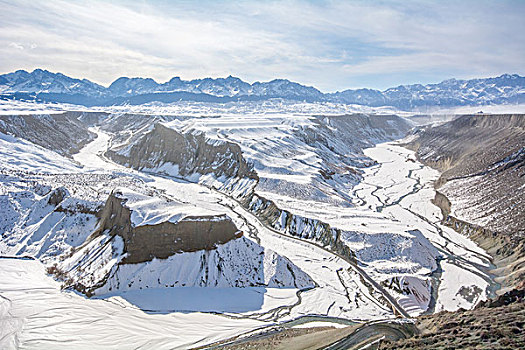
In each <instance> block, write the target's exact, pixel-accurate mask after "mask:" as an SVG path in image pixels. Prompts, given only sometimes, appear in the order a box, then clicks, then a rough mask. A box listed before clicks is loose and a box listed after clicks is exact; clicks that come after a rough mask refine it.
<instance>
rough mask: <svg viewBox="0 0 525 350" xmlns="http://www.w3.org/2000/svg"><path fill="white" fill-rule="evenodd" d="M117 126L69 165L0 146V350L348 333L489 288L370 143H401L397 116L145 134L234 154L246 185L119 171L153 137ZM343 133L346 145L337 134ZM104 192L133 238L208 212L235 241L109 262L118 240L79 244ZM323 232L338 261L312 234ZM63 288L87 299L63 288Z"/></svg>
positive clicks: (404, 177) (394, 161)
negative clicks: (309, 328) (320, 330)
mask: <svg viewBox="0 0 525 350" xmlns="http://www.w3.org/2000/svg"><path fill="white" fill-rule="evenodd" d="M118 118H120V119H122V118H123V117H122V116H119V115H116V116H111V115H110V116H108V117H104V118H102V119H100V120H99V121H98V122H96V123H92V124H93V126H92V127H91V128H90V131H91V132H93V133H95V134H96V135H97V138H96V139H94V140H93V141H91V142H90V143H88V144H87V145H85V146H84V147H83V148H82V149H81V150H80V152H79V153H77V154H75V155H74V156H73V159H69V158H66V157H64V156H61V155H59V154H57V153H55V152H53V151H51V150H48V149H45V148H42V147H40V146H36V145H34V144H32V143H31V142H29V141H26V140H22V139H18V138H14V137H12V136H10V135H2V140H1V142H2V143H1V144H0V146H1V148H0V150H1V151H2V154H5V156H2V161H3V162H2V174H1V178H2V181H1V182H0V186H1V195H2V199H1V200H2V203H4V204H5V205H3V206H2V208H3V209H2V210H3V212H2V217H3V219H4V220H3V222H2V239H1V240H0V254H2V255H3V256H4V257H2V258H0V281H2V283H1V284H0V296H1V300H0V302H1V304H0V332H1V333H0V339H1V340H0V344H1V345H2V347H3V348H18V347H19V348H38V347H42V346H44V347H53V348H71V347H72V346H73V345H74V346H75V347H78V348H82V346H85V344H87V343H89V348H90V349H93V348H100V349H107V348H117V347H119V348H122V347H126V345H127V344H129V346H131V345H132V344H133V345H134V346H135V347H136V346H137V344H139V345H140V344H142V346H148V347H154V348H159V349H160V348H181V349H182V348H188V347H197V346H201V345H206V344H210V343H213V342H216V341H220V340H223V339H226V338H230V337H233V336H236V335H239V334H243V333H246V332H250V331H253V330H255V329H258V328H262V327H267V326H271V325H274V324H276V323H285V322H288V321H292V320H296V319H300V318H301V317H305V316H314V317H313V318H312V319H313V320H315V316H318V317H330V319H328V320H329V321H328V322H326V323H327V324H328V323H329V322H343V323H345V322H347V323H352V322H363V321H369V320H378V319H388V318H394V317H395V316H396V315H404V316H416V315H419V314H421V313H424V312H438V311H441V310H455V309H458V308H460V307H462V308H471V307H473V306H474V305H475V304H476V303H477V302H478V301H479V300H484V299H486V298H487V295H488V294H490V292H491V290H492V288H494V283H493V282H492V279H491V277H490V276H489V275H488V274H487V273H486V271H487V270H488V268H489V267H490V257H489V256H488V255H487V254H486V253H485V252H484V251H483V250H482V249H480V248H479V247H477V246H476V244H475V243H473V242H472V241H470V240H469V239H468V238H466V237H464V236H462V235H460V234H458V233H456V232H455V231H453V230H452V229H450V228H447V227H444V226H442V225H441V224H440V221H441V212H440V210H439V208H438V207H436V206H434V205H433V204H432V203H431V200H432V199H433V198H434V195H435V191H434V189H433V181H435V180H436V179H437V178H438V177H439V174H438V172H437V171H435V170H432V169H431V168H429V167H426V166H423V165H422V164H420V163H419V162H418V161H417V160H416V158H415V156H414V153H413V152H412V151H410V150H407V149H406V148H404V147H402V145H401V144H400V143H397V142H382V141H385V140H393V139H396V138H399V137H401V136H402V135H403V134H404V132H405V131H406V128H407V127H406V126H401V125H402V124H401V122H402V121H399V120H397V119H395V118H391V119H389V118H390V117H388V116H382V117H377V118H384V119H379V120H372V119H370V121H369V122H368V124H359V123H357V124H353V122H348V121H345V120H344V119H337V118H333V117H332V118H324V119H323V118H313V117H306V116H292V115H270V116H265V115H260V116H256V117H253V116H251V117H247V118H246V119H245V120H239V118H238V117H207V118H204V117H203V118H183V119H177V118H172V119H170V120H168V121H163V122H162V126H164V127H166V128H170V129H172V130H174V131H177V132H178V133H181V135H183V136H184V135H187V134H192V135H198V134H199V133H203V134H204V135H205V137H206V138H207V139H206V141H202V142H206V144H207V146H206V147H219V148H220V149H221V150H224V149H227V150H228V152H230V153H231V147H229V148H228V147H226V146H225V142H231V143H233V144H235V145H238V146H239V150H240V151H241V152H242V156H243V157H245V158H246V160H247V161H248V162H249V163H250V164H253V165H254V170H255V172H256V173H257V181H256V180H255V178H246V177H239V176H238V175H239V171H232V167H235V166H236V164H244V163H242V162H241V161H239V162H237V161H236V158H235V157H232V158H228V160H229V162H227V163H223V162H221V161H220V160H221V159H223V158H224V157H222V158H220V159H219V158H218V159H217V160H216V161H217V163H214V164H210V166H217V169H219V170H220V171H222V173H221V176H214V174H215V173H216V172H215V173H214V172H210V174H203V173H197V172H194V173H192V174H189V175H188V174H182V173H181V169H182V168H181V166H180V165H178V164H175V163H170V162H162V159H159V158H148V161H150V162H151V164H154V165H155V166H145V165H144V164H135V165H134V166H133V168H134V169H132V168H130V167H127V166H125V165H123V164H122V163H124V162H125V161H120V162H119V163H120V164H117V163H116V162H115V159H116V157H109V154H110V153H111V152H113V153H114V154H119V155H120V156H121V158H119V159H120V160H122V159H124V158H122V157H125V156H126V155H128V154H131V153H132V152H133V146H134V145H137V146H136V147H135V151H136V152H139V151H140V152H146V151H148V152H150V151H151V149H152V148H151V147H149V144H145V145H144V142H145V141H144V142H143V143H142V144H141V143H140V142H141V140H146V139H144V138H142V137H144V135H147V133H148V132H151V131H152V130H153V128H154V127H153V123H151V124H147V125H145V126H144V127H142V124H140V127H138V126H137V127H135V128H133V127H131V128H129V129H127V132H128V134H126V137H122V135H118V133H115V132H112V131H111V130H110V128H109V127H108V126H107V125H110V124H109V123H111V122H112V119H114V120H117V119H118ZM387 120H389V121H387ZM384 121H387V122H384ZM396 123H397V124H396ZM95 124H96V126H95ZM111 125H113V126H114V125H116V124H111ZM357 128H359V132H358V133H357V134H353V135H354V137H355V140H352V139H351V137H348V140H345V139H344V136H342V135H345V134H348V133H350V132H354V131H355V130H353V129H357ZM397 128H404V129H399V130H398V129H397ZM355 135H357V136H355ZM185 140H188V138H186V139H185ZM192 140H193V139H192ZM160 144H162V142H161V143H160ZM138 145H142V146H141V148H140V147H139V146H138ZM350 145H354V146H350ZM200 146H201V145H199V147H200ZM158 147H160V146H158ZM367 147H368V148H367ZM363 148H364V151H363V152H364V155H362V154H361V153H360V152H361V150H362V149H363ZM200 149H202V148H200ZM209 149H214V148H209ZM153 150H154V153H152V152H150V153H148V154H149V155H151V154H153V155H158V154H162V155H163V156H164V157H165V156H166V154H165V153H162V148H160V149H158V148H157V149H153ZM108 151H109V152H108ZM159 152H160V153H159ZM230 153H225V154H230ZM206 157H208V156H206ZM173 159H174V160H173V162H179V164H182V163H181V162H183V161H184V162H185V163H184V164H186V165H188V164H195V163H192V162H193V159H191V162H190V161H188V160H186V159H179V158H173ZM206 159H208V158H206ZM224 164H228V168H227V169H226V170H224V169H223V168H221V166H222V167H224ZM130 165H132V164H131V163H130ZM243 166H244V165H243ZM187 169H190V167H187ZM191 169H199V168H198V167H196V168H191ZM214 169H215V168H214ZM57 189H61V190H57ZM115 191H118V192H119V195H121V196H122V198H123V203H124V204H123V206H124V207H125V208H126V209H127V210H129V211H130V216H129V218H130V220H131V223H130V224H131V226H133V227H134V228H140V227H146V226H154V225H157V224H162V223H172V224H176V223H179V222H181V221H183V220H184V219H185V218H195V217H206V220H216V219H215V218H218V217H224V218H228V219H229V220H231V223H232V224H233V225H234V226H235V227H236V228H237V229H238V230H239V231H240V232H242V235H240V236H239V237H237V238H233V239H232V240H229V241H226V242H221V243H220V244H218V245H217V246H216V247H215V248H214V249H208V250H206V249H204V250H197V251H191V249H189V250H187V251H180V252H177V253H175V254H173V255H171V256H170V257H168V258H157V257H152V258H151V259H146V260H147V261H141V262H140V263H134V264H126V263H122V262H123V261H124V260H123V259H125V258H126V255H125V254H122V249H123V247H125V244H126V243H125V242H124V241H122V238H121V236H119V235H118V234H114V233H112V230H111V229H108V230H106V231H104V232H101V233H99V234H98V235H97V236H94V235H93V232H95V231H96V229H97V223H99V217H98V216H97V215H98V214H97V213H99V212H100V210H101V208H102V206H103V204H104V202H105V201H106V199H107V198H108V196H109V195H110V194H111V193H114V192H115ZM247 194H250V197H249V198H251V199H252V201H253V198H264V199H265V200H266V201H270V202H271V203H273V204H274V205H276V207H277V208H279V211H277V214H276V215H279V217H278V220H276V221H271V222H270V221H269V219H268V217H267V216H264V215H262V214H261V213H263V211H261V210H259V209H254V205H253V203H252V205H251V206H250V205H247V204H246V203H244V202H243V198H245V197H246V195H247ZM261 203H263V202H261ZM266 203H269V202H266ZM255 204H257V203H255ZM323 225H324V226H323ZM326 227H329V228H330V230H331V231H329V232H334V234H337V240H338V242H340V243H339V244H343V245H344V246H346V247H348V248H349V249H350V250H351V251H352V252H353V253H352V254H353V255H352V256H349V255H345V254H343V253H341V251H340V250H335V249H334V245H329V244H324V243H323V241H322V240H320V239H317V236H316V234H317V232H318V231H316V230H321V228H322V229H323V230H325V231H326ZM309 230H311V232H312V234H306V233H305V232H307V231H308V232H310V231H309ZM7 256H9V257H7ZM22 256H31V257H34V258H36V259H38V260H33V259H29V258H22ZM46 268H48V272H49V271H50V270H49V269H50V268H51V271H54V272H55V276H56V277H57V276H58V275H60V274H61V275H62V276H61V277H62V281H61V282H60V283H59V282H57V281H55V280H53V277H52V276H50V275H46ZM57 271H59V272H60V274H58V275H57V274H56V272H57ZM80 282H81V283H82V285H83V286H84V287H89V290H90V291H91V292H92V294H94V295H95V296H94V297H92V298H87V297H85V296H84V295H82V294H80V293H78V291H74V290H73V289H72V288H67V287H72V286H74V285H75V283H77V284H78V283H80ZM64 286H65V287H66V289H64V290H61V287H64ZM77 290H78V289H77ZM320 319H322V320H326V319H324V318H320ZM78 334H83V336H82V337H81V338H75V340H74V341H73V340H72V337H73V335H78ZM75 342H76V343H75Z"/></svg>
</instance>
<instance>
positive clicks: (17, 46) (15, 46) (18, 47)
mask: <svg viewBox="0 0 525 350" xmlns="http://www.w3.org/2000/svg"><path fill="white" fill-rule="evenodd" d="M7 46H8V47H10V48H13V49H16V50H23V49H24V47H23V46H22V45H20V44H19V43H13V42H11V43H9V45H7Z"/></svg>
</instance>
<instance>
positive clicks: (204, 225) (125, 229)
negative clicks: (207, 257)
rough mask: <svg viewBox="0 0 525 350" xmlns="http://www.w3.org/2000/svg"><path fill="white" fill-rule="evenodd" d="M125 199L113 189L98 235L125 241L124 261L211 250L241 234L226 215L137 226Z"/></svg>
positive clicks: (129, 261)
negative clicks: (133, 222) (104, 233)
mask: <svg viewBox="0 0 525 350" xmlns="http://www.w3.org/2000/svg"><path fill="white" fill-rule="evenodd" d="M125 203H126V199H125V198H122V197H120V196H119V194H118V193H112V194H111V195H110V196H109V197H108V200H107V201H106V205H105V206H104V209H103V210H102V213H101V214H100V217H101V219H100V223H99V226H98V231H97V232H96V233H95V235H98V234H101V233H102V232H107V233H109V235H111V236H115V235H118V236H120V237H121V238H122V240H123V242H124V253H125V254H126V256H125V258H124V259H123V260H122V263H126V264H132V263H142V262H146V261H151V260H153V259H155V258H158V259H166V258H168V257H170V256H172V255H174V254H177V253H182V252H195V251H198V250H212V249H215V248H216V247H217V245H219V244H224V243H226V242H228V241H231V240H233V239H236V238H239V237H241V236H242V232H240V231H239V230H238V229H237V227H236V226H235V225H234V224H233V222H232V221H231V219H230V218H228V217H227V216H226V215H217V216H187V217H184V218H183V219H182V220H180V221H179V222H176V223H172V222H161V223H159V224H155V225H143V226H137V227H135V226H134V225H133V224H132V221H131V211H130V209H129V208H128V207H126V205H125Z"/></svg>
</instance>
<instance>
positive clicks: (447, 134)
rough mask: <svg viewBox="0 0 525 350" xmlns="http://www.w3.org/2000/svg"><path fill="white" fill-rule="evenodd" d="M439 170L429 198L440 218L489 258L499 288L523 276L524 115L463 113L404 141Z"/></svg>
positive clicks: (524, 252) (524, 277)
mask: <svg viewBox="0 0 525 350" xmlns="http://www.w3.org/2000/svg"><path fill="white" fill-rule="evenodd" d="M408 147H409V148H412V149H414V150H416V151H417V156H418V158H419V159H420V160H421V161H422V162H423V163H425V164H426V165H430V166H432V167H434V168H437V169H438V170H440V171H442V172H443V173H442V175H441V177H440V179H439V180H438V181H437V183H436V187H437V188H438V190H439V191H438V193H437V194H436V197H435V199H434V203H435V204H436V205H438V206H439V207H440V208H441V211H442V213H443V218H444V219H443V222H444V224H446V225H448V226H450V227H452V228H454V229H455V230H457V231H458V232H461V233H464V234H466V235H468V236H469V237H470V238H471V239H473V240H474V241H476V242H477V243H478V244H480V245H481V246H482V247H483V248H484V249H486V250H487V251H488V252H489V253H490V254H491V255H492V256H493V258H494V264H495V265H496V268H495V269H494V271H493V272H494V273H495V274H497V275H498V276H500V277H499V278H497V281H498V282H500V283H501V284H502V291H505V290H506V288H512V287H513V286H516V285H519V284H520V283H521V281H523V280H525V249H524V246H525V198H524V196H523V188H524V187H525V115H518V114H513V115H466V116H462V117H459V118H457V119H455V120H453V121H451V122H448V123H445V124H443V125H440V126H437V127H430V128H427V129H423V130H421V131H420V132H418V133H417V134H416V137H415V139H414V140H413V141H412V142H411V143H410V144H409V145H408Z"/></svg>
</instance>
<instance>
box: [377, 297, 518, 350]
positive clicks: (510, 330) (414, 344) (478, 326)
mask: <svg viewBox="0 0 525 350" xmlns="http://www.w3.org/2000/svg"><path fill="white" fill-rule="evenodd" d="M524 297H525V291H523V290H520V291H517V290H515V291H513V292H510V293H507V294H505V295H502V296H500V297H499V298H498V299H496V300H493V301H490V302H486V303H484V304H481V305H479V306H478V307H477V308H475V309H474V310H468V311H467V310H460V311H457V312H440V313H437V314H434V315H428V316H421V317H420V318H419V319H418V321H417V323H416V326H417V327H418V329H419V330H420V331H421V334H419V335H416V336H414V337H412V338H409V339H403V340H398V341H396V342H388V341H385V342H382V343H381V345H380V347H379V349H392V350H393V349H436V350H438V349H524V348H525V329H524V326H525V299H524Z"/></svg>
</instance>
